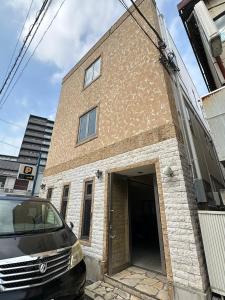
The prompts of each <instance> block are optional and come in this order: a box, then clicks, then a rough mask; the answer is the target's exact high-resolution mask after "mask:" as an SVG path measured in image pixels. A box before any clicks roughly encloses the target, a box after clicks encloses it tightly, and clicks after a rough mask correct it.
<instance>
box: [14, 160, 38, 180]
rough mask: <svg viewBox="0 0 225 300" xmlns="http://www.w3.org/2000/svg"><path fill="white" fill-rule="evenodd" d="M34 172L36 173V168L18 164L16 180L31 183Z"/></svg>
mask: <svg viewBox="0 0 225 300" xmlns="http://www.w3.org/2000/svg"><path fill="white" fill-rule="evenodd" d="M36 172H37V167H36V166H31V165H25V164H20V167H19V172H18V176H17V178H18V179H24V180H31V181H33V180H34V178H35V174H36Z"/></svg>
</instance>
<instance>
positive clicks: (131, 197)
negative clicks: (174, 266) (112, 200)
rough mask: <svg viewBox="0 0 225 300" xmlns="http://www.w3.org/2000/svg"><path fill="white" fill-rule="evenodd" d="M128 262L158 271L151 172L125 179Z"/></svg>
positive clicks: (156, 232) (158, 245)
mask: <svg viewBox="0 0 225 300" xmlns="http://www.w3.org/2000/svg"><path fill="white" fill-rule="evenodd" d="M128 206H129V223H130V257H131V264H132V265H134V266H137V267H141V268H144V269H148V270H153V271H156V272H162V266H161V257H160V244H159V234H158V223H157V211H156V205H155V190H154V183H153V176H152V175H143V176H139V177H130V178H129V179H128Z"/></svg>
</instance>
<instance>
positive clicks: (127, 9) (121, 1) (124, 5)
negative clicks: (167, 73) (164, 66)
mask: <svg viewBox="0 0 225 300" xmlns="http://www.w3.org/2000/svg"><path fill="white" fill-rule="evenodd" d="M118 1H119V2H120V3H121V4H122V6H123V7H124V8H125V9H126V11H127V12H129V14H130V15H131V17H132V18H133V19H134V21H135V22H136V23H137V25H138V26H139V27H140V29H141V30H142V31H143V32H144V34H145V35H146V36H147V37H148V39H149V40H150V41H151V42H152V44H153V45H154V46H155V48H156V49H157V50H158V51H160V53H161V54H162V50H161V49H160V48H159V47H158V46H157V45H156V43H155V42H154V41H153V39H152V38H151V36H150V35H149V33H148V32H147V31H146V30H145V29H144V28H143V27H142V25H141V24H140V22H139V21H138V20H137V19H136V18H135V16H134V15H133V13H132V12H131V11H130V9H129V7H128V6H127V5H126V3H125V2H124V1H123V0H118Z"/></svg>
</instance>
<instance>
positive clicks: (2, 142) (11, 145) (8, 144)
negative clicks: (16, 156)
mask: <svg viewBox="0 0 225 300" xmlns="http://www.w3.org/2000/svg"><path fill="white" fill-rule="evenodd" d="M0 143H1V144H4V145H7V146H10V147H13V148H17V149H19V148H20V147H19V146H15V145H13V144H10V143H6V142H4V141H0Z"/></svg>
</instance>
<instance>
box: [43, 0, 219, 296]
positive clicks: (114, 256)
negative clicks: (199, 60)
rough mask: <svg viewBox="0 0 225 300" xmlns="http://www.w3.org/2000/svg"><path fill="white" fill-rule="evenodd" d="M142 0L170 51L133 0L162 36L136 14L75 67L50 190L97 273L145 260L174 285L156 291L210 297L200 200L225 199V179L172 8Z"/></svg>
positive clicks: (58, 125)
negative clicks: (169, 18)
mask: <svg viewBox="0 0 225 300" xmlns="http://www.w3.org/2000/svg"><path fill="white" fill-rule="evenodd" d="M136 5H137V6H138V8H139V9H140V10H141V11H142V12H143V13H144V15H145V16H146V18H147V19H148V20H149V21H150V22H151V24H152V25H153V26H154V27H155V28H156V30H157V31H158V32H159V33H160V35H161V39H163V40H164V43H166V45H167V47H166V50H165V47H163V43H162V41H161V43H160V44H161V45H162V47H161V48H160V50H159V49H157V48H156V47H155V46H154V45H153V43H152V41H154V43H155V44H156V45H157V44H158V41H157V38H156V36H155V35H154V33H153V32H152V31H151V30H150V28H149V27H148V25H147V24H146V22H145V21H144V20H143V19H142V17H141V16H140V15H139V13H138V12H137V10H136V9H135V7H132V8H131V10H130V12H131V14H132V15H133V16H134V17H135V19H136V20H138V23H139V24H141V26H142V28H144V29H145V31H146V32H147V33H148V35H149V37H151V39H152V41H151V40H150V39H149V37H147V36H146V33H144V32H143V30H142V29H141V28H140V27H139V26H138V25H137V23H136V21H135V20H134V18H133V17H132V16H131V15H130V13H129V12H126V13H125V14H124V15H123V16H122V17H121V18H120V19H119V20H118V21H117V22H116V23H115V24H114V25H113V26H112V27H111V28H110V29H109V30H108V31H107V32H106V34H105V35H104V36H103V37H102V38H101V39H100V40H99V41H98V42H97V44H96V45H95V46H94V47H93V48H92V49H91V50H90V51H89V52H88V53H87V54H86V55H85V56H84V57H83V58H82V59H81V61H79V62H78V63H77V64H76V65H75V67H74V68H73V69H72V70H71V71H70V72H69V73H68V74H67V75H66V77H65V78H64V79H63V84H62V90H61V98H60V102H59V106H58V111H57V116H56V121H55V126H54V130H53V136H52V142H51V147H50V151H49V156H48V160H47V165H46V169H45V175H44V179H43V184H44V185H46V189H45V191H44V190H42V191H41V193H40V196H42V197H47V198H48V199H51V201H52V202H53V203H54V205H55V206H56V207H57V208H58V209H59V210H61V213H62V215H63V217H64V218H65V219H66V221H67V222H73V223H74V231H75V233H76V235H77V236H78V238H79V239H80V242H81V244H82V245H83V250H84V253H85V259H86V263H87V268H88V272H87V274H88V278H89V279H91V280H99V279H101V280H106V276H105V274H107V276H108V277H107V278H108V280H109V278H111V279H112V276H113V275H115V274H117V273H118V272H121V271H123V270H125V271H124V272H125V273H126V270H127V268H128V267H130V266H136V267H138V268H139V270H146V269H147V270H150V271H151V272H149V274H158V275H156V276H161V277H160V278H161V280H162V282H164V283H166V286H164V285H163V284H162V286H161V283H162V282H161V283H160V282H159V281H157V280H156V281H155V282H156V283H157V284H158V285H157V284H156V285H157V287H156V286H155V287H152V289H149V286H150V284H148V287H146V290H145V292H146V291H147V289H148V292H149V294H148V297H153V298H156V299H182V300H186V299H187V300H188V299H192V300H194V299H210V298H209V295H210V289H209V282H208V279H207V270H206V267H205V262H204V252H203V248H202V242H201V234H200V230H199V220H198V208H204V209H207V208H209V207H210V206H213V207H217V206H220V205H222V203H221V202H218V201H216V200H218V199H217V198H214V196H213V195H216V193H218V191H219V189H220V188H221V187H224V179H223V176H222V173H221V169H220V165H219V162H218V159H217V155H216V152H215V148H214V146H213V144H212V143H211V140H210V135H209V133H208V131H207V129H206V126H205V123H204V120H203V116H202V113H201V107H200V104H199V102H198V99H199V96H198V94H197V91H196V89H195V87H194V85H193V82H192V81H191V78H190V76H189V75H188V73H187V70H186V68H185V66H184V64H183V62H182V59H181V57H180V56H179V53H178V51H177V50H176V47H175V45H174V43H173V41H172V39H171V37H170V35H169V33H168V31H167V30H166V28H165V24H164V20H163V17H162V16H161V15H160V14H159V13H158V11H157V8H156V5H155V2H154V1H152V0H138V1H136ZM162 52H163V53H164V54H163V55H162ZM125 273H124V274H125ZM159 274H160V275H159ZM139 276H140V274H139ZM149 276H150V275H149ZM133 277H135V276H133ZM117 278H119V276H118V277H117ZM157 278H159V277H157ZM136 280H137V279H136ZM153 281H154V280H153ZM129 282H131V281H129V280H127V282H126V284H127V285H128V284H129ZM146 282H149V281H148V280H147V281H146ZM152 284H154V282H153V283H152ZM134 285H135V284H134ZM134 285H133V288H134ZM162 287H164V288H163V290H161V289H162ZM142 289H143V286H142ZM136 292H137V291H136ZM139 292H140V290H139ZM145 292H144V294H145ZM139 294H140V293H139ZM139 294H138V295H139ZM136 295H137V294H136ZM143 297H144V296H143ZM145 297H147V296H146V295H145ZM143 299H152V298H143Z"/></svg>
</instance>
